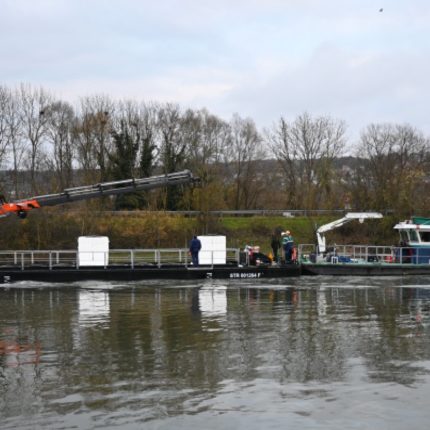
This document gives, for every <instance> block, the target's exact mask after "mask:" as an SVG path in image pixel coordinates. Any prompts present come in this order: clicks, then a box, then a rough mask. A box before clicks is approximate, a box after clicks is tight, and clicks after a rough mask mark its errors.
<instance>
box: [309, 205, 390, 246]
mask: <svg viewBox="0 0 430 430" xmlns="http://www.w3.org/2000/svg"><path fill="white" fill-rule="evenodd" d="M369 218H382V214H381V213H379V212H348V213H347V214H345V216H344V217H343V218H340V219H337V220H336V221H333V222H330V223H328V224H324V225H322V226H321V227H319V228H318V230H317V240H318V252H319V253H320V254H322V253H324V252H325V251H326V241H325V235H324V233H326V232H327V231H331V230H334V229H335V228H338V227H341V226H343V225H345V224H347V223H348V222H350V221H352V220H354V219H358V220H359V221H360V223H362V222H364V220H365V219H369Z"/></svg>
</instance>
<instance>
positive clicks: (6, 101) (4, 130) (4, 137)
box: [0, 85, 12, 168]
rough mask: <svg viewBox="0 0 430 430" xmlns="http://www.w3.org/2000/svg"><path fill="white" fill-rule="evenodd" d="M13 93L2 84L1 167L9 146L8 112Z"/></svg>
mask: <svg viewBox="0 0 430 430" xmlns="http://www.w3.org/2000/svg"><path fill="white" fill-rule="evenodd" d="M11 98H12V94H11V92H10V90H9V89H8V88H6V87H3V86H1V85H0V168H1V167H2V165H3V163H4V159H5V156H6V154H7V151H8V148H9V130H8V124H7V112H8V110H9V106H10V103H11Z"/></svg>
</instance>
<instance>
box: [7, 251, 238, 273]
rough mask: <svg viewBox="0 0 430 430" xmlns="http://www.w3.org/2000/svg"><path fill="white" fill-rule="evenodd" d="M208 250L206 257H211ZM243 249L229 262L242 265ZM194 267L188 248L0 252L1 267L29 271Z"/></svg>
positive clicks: (211, 261)
mask: <svg viewBox="0 0 430 430" xmlns="http://www.w3.org/2000/svg"><path fill="white" fill-rule="evenodd" d="M207 252H208V251H206V256H207ZM239 256H240V253H239V249H236V248H227V250H226V263H227V264H239ZM217 257H218V258H219V251H212V252H211V253H210V258H209V263H207V264H205V266H207V265H210V266H212V265H214V263H216V261H217ZM92 262H93V263H92ZM171 265H183V266H186V267H188V266H191V256H190V255H189V252H188V249H186V248H170V249H111V250H109V252H97V251H94V252H93V251H91V252H83V251H77V250H72V251H68V250H37V251H34V250H17V251H0V267H2V266H3V267H13V268H19V269H21V270H25V269H39V268H40V269H49V270H53V269H55V268H76V269H79V268H83V267H87V266H100V267H104V268H107V267H129V268H131V269H134V268H138V267H163V266H171Z"/></svg>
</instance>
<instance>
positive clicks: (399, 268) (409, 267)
mask: <svg viewBox="0 0 430 430" xmlns="http://www.w3.org/2000/svg"><path fill="white" fill-rule="evenodd" d="M301 268H302V275H304V276H318V275H329V276H408V275H430V265H428V264H425V265H424V264H394V263H393V264H378V263H370V264H354V263H353V264H348V263H339V264H327V263H325V264H324V263H322V264H318V263H304V264H302V265H301Z"/></svg>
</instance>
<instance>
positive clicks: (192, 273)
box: [0, 264, 301, 284]
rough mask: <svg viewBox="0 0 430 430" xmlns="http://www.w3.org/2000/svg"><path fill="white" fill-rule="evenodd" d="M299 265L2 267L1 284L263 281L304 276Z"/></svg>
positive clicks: (0, 269) (0, 270) (0, 273)
mask: <svg viewBox="0 0 430 430" xmlns="http://www.w3.org/2000/svg"><path fill="white" fill-rule="evenodd" d="M300 271H301V270H300V266H299V265H296V264H292V265H287V266H281V267H273V266H269V267H264V266H258V267H231V266H225V267H217V266H214V267H204V266H201V267H183V266H182V267H173V268H172V267H168V268H165V267H160V268H158V267H157V268H134V269H131V268H129V267H114V268H113V267H108V268H100V267H93V268H91V267H86V268H85V269H82V268H80V269H73V268H69V269H59V268H55V269H52V270H47V269H25V270H17V269H4V268H0V284H8V283H12V282H20V281H35V282H78V281H92V280H97V281H139V280H151V279H172V280H186V279H259V278H281V277H282V278H287V277H297V276H300Z"/></svg>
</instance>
